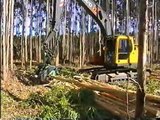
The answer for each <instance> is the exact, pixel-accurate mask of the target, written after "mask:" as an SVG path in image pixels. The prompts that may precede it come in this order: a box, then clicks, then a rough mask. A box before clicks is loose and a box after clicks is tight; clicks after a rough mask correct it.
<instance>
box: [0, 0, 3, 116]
mask: <svg viewBox="0 0 160 120" xmlns="http://www.w3.org/2000/svg"><path fill="white" fill-rule="evenodd" d="M2 8H3V6H2V2H1V0H0V26H1V25H2V23H1V22H2ZM1 30H2V29H0V66H1V67H0V79H2V65H3V63H2V58H3V56H2V31H1ZM0 117H1V116H0Z"/></svg>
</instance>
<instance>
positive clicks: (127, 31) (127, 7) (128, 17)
mask: <svg viewBox="0 0 160 120" xmlns="http://www.w3.org/2000/svg"><path fill="white" fill-rule="evenodd" d="M129 20H130V7H129V0H126V29H125V30H126V35H129Z"/></svg>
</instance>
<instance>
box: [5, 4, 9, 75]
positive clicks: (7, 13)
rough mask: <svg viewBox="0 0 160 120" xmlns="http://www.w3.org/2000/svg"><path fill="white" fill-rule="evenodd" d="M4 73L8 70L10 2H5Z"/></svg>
mask: <svg viewBox="0 0 160 120" xmlns="http://www.w3.org/2000/svg"><path fill="white" fill-rule="evenodd" d="M6 9H7V12H6V28H7V29H6V39H5V41H6V72H8V68H9V38H10V32H9V31H10V2H9V1H7V2H6Z"/></svg>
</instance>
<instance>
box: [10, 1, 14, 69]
mask: <svg viewBox="0 0 160 120" xmlns="http://www.w3.org/2000/svg"><path fill="white" fill-rule="evenodd" d="M10 2H11V38H10V47H11V48H10V53H11V59H10V60H11V61H10V64H11V70H13V38H14V0H12V1H10Z"/></svg>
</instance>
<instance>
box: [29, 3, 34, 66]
mask: <svg viewBox="0 0 160 120" xmlns="http://www.w3.org/2000/svg"><path fill="white" fill-rule="evenodd" d="M32 27H33V0H31V21H30V40H29V43H30V54H29V55H30V69H31V68H32V59H33V58H32V55H33V40H32V39H33V38H32Z"/></svg>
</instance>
